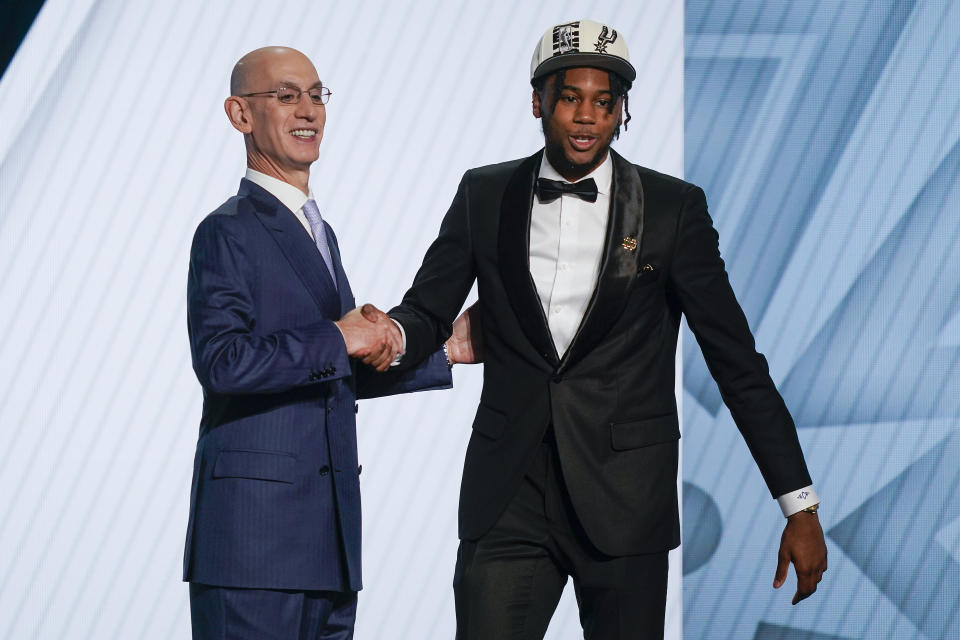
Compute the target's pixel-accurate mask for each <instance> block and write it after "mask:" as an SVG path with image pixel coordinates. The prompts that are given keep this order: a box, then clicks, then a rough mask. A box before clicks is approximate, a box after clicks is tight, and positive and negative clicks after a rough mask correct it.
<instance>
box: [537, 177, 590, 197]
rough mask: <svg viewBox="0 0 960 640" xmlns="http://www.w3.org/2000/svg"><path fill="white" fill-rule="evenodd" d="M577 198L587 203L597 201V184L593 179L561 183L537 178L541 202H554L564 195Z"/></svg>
mask: <svg viewBox="0 0 960 640" xmlns="http://www.w3.org/2000/svg"><path fill="white" fill-rule="evenodd" d="M565 193H566V194H568V195H571V196H577V197H578V198H582V199H584V200H586V201H587V202H596V201H597V183H596V182H594V180H593V178H587V179H586V180H581V181H580V182H574V183H573V184H571V183H569V182H560V181H559V180H548V179H546V178H537V197H538V198H540V202H544V203H546V202H553V201H554V200H556V199H557V198H559V197H560V196H562V195H563V194H565Z"/></svg>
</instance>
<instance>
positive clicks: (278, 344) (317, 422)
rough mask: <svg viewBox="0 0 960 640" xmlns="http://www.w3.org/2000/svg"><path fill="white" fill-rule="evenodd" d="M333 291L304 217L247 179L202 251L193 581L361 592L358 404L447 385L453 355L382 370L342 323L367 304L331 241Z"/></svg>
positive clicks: (194, 278)
mask: <svg viewBox="0 0 960 640" xmlns="http://www.w3.org/2000/svg"><path fill="white" fill-rule="evenodd" d="M328 240H329V243H330V247H331V252H332V254H333V262H334V268H335V271H336V277H337V285H338V287H337V288H334V286H333V282H332V281H331V278H330V275H329V272H328V270H327V268H326V266H325V265H324V263H323V259H322V258H321V256H320V253H319V252H318V251H317V248H316V246H315V245H314V243H313V239H312V238H311V237H310V236H309V234H307V233H306V232H305V230H304V228H303V227H302V226H301V225H300V223H299V222H298V221H297V219H296V218H295V217H294V216H293V214H291V213H290V211H289V209H287V208H286V207H284V205H283V204H281V203H280V201H279V200H277V199H276V198H274V197H273V196H272V195H270V193H268V192H267V191H266V190H264V189H262V188H260V187H259V186H257V185H255V184H253V183H252V182H249V181H247V180H243V181H242V182H241V184H240V191H239V193H238V194H237V196H236V197H233V198H230V199H229V200H227V201H226V202H225V203H224V204H223V205H221V206H220V207H219V208H218V209H217V210H216V211H214V212H213V213H211V214H210V215H209V216H207V217H206V218H205V219H204V220H203V222H201V223H200V225H199V227H198V228H197V231H196V234H195V236H194V240H193V247H192V249H191V252H190V275H189V282H188V287H187V302H188V325H189V333H190V348H191V352H192V355H193V368H194V370H195V371H196V374H197V377H198V378H199V380H200V384H201V385H202V386H203V395H204V399H203V415H202V418H201V421H200V437H199V440H198V442H197V453H196V457H195V461H194V471H193V485H192V489H191V496H190V521H189V524H188V526H187V539H186V550H185V553H184V563H183V566H184V568H183V577H184V580H189V581H192V582H200V583H204V584H212V585H220V586H229V587H249V588H277V589H298V590H311V589H325V590H347V589H349V590H359V589H360V588H361V587H362V583H361V574H360V483H359V473H360V471H359V468H358V464H357V437H356V425H355V415H354V414H355V412H356V405H355V404H354V401H355V399H356V398H358V397H374V396H379V395H388V394H392V393H403V392H408V391H416V390H422V389H438V388H447V387H449V386H450V385H451V378H450V372H449V370H448V368H447V366H446V361H445V359H444V357H443V354H442V352H438V353H435V354H433V355H432V356H430V357H429V358H428V359H427V360H426V361H425V362H424V363H423V364H422V365H421V366H419V367H418V368H417V369H415V370H413V371H411V372H405V373H387V374H377V373H376V372H374V371H373V370H372V369H369V368H368V367H366V366H364V365H362V364H360V365H358V364H356V363H355V362H351V361H350V359H349V358H348V357H347V353H346V347H345V345H344V342H343V337H342V335H341V333H340V331H339V330H338V329H337V327H336V326H335V325H334V323H333V321H334V320H337V319H339V318H340V317H342V316H343V314H344V313H346V312H347V311H349V310H350V309H352V308H354V307H355V303H354V298H353V294H352V293H351V291H350V285H349V283H348V282H347V277H346V274H345V273H344V272H343V267H342V265H341V261H340V254H339V249H338V247H337V243H336V238H335V237H334V235H333V233H332V232H330V233H328Z"/></svg>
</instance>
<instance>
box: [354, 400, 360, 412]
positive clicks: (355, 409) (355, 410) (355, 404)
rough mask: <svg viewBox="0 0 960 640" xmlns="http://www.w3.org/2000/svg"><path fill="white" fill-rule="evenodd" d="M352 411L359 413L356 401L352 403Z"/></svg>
mask: <svg viewBox="0 0 960 640" xmlns="http://www.w3.org/2000/svg"><path fill="white" fill-rule="evenodd" d="M353 412H354V413H360V405H358V404H357V403H356V402H354V403H353Z"/></svg>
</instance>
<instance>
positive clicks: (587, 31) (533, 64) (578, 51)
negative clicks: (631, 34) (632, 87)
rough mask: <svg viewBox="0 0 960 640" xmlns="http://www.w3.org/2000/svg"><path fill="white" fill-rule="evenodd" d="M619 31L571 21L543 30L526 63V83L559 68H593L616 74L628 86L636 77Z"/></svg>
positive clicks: (596, 23)
mask: <svg viewBox="0 0 960 640" xmlns="http://www.w3.org/2000/svg"><path fill="white" fill-rule="evenodd" d="M624 40H625V38H624V36H623V33H622V32H618V31H615V30H614V29H613V27H608V26H607V25H605V24H602V23H600V22H597V21H595V20H587V19H586V18H583V19H581V20H573V21H571V22H564V23H561V24H558V25H556V26H553V27H550V28H549V29H547V30H546V31H545V32H544V34H543V35H542V36H541V37H540V40H539V42H537V47H536V49H534V50H533V58H532V59H531V60H530V81H531V82H533V81H534V80H536V79H537V78H542V77H544V76H546V75H547V74H550V73H553V72H555V71H558V70H560V69H570V68H572V67H594V68H596V69H606V70H608V71H613V72H614V73H616V74H619V75H620V77H621V78H623V79H624V80H626V82H627V84H628V87H629V84H630V83H632V82H633V81H634V80H635V79H636V77H637V70H636V69H634V68H633V65H632V64H630V54H629V53H627V43H626V42H624Z"/></svg>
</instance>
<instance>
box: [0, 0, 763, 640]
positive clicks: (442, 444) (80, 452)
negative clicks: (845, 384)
mask: <svg viewBox="0 0 960 640" xmlns="http://www.w3.org/2000/svg"><path fill="white" fill-rule="evenodd" d="M579 17H593V18H595V19H598V20H603V21H605V22H607V23H609V24H611V25H613V26H615V27H616V28H617V29H618V30H620V31H621V33H622V34H623V36H624V37H626V38H627V39H628V41H629V44H630V48H631V52H632V54H633V57H634V59H635V60H636V62H637V65H636V66H637V67H638V70H639V72H640V76H639V79H638V81H637V88H636V89H635V90H634V92H633V96H632V100H631V107H632V109H631V110H632V112H633V122H632V123H631V125H630V129H629V131H626V132H625V133H624V135H623V136H622V137H621V140H620V141H619V142H617V143H616V147H617V149H618V150H619V151H621V152H622V153H623V154H624V155H625V156H626V157H628V158H630V159H632V160H634V161H636V162H640V163H643V164H646V165H649V166H651V167H654V168H656V169H659V170H661V171H664V172H667V173H671V174H674V175H680V174H682V172H683V113H684V112H683V94H682V86H683V77H684V75H683V57H684V48H683V4H682V3H680V2H677V1H676V0H645V1H644V2H642V3H637V2H627V1H623V2H612V1H596V2H587V3H586V4H584V3H579V4H578V3H573V2H565V3H564V2H551V3H544V4H537V3H524V2H515V1H513V0H509V1H497V2H438V1H434V2H417V3H411V2H404V1H390V2H388V1H382V2H333V1H330V2H327V1H317V0H296V1H293V0H291V1H289V2H263V1H260V2H253V1H251V0H211V1H205V2H195V1H193V0H171V1H169V2H149V1H147V0H48V2H46V4H45V5H44V7H43V9H42V11H41V12H40V14H39V16H38V18H37V21H36V22H35V24H34V25H33V28H32V29H31V31H30V32H29V34H28V35H27V38H26V39H25V41H24V43H23V45H22V46H21V48H20V50H19V51H18V53H17V55H16V57H15V58H14V60H13V62H12V64H11V66H10V67H9V68H8V70H7V72H6V74H5V75H4V77H3V78H2V81H0V123H2V126H0V274H2V276H0V300H2V303H0V451H2V452H3V457H2V462H0V487H3V488H2V490H0V495H2V498H0V549H2V550H3V552H2V553H0V638H9V639H16V640H21V639H27V638H44V639H46V638H50V639H53V638H70V639H71V640H76V639H81V638H96V639H97V640H102V639H105V638H124V639H128V638H141V639H157V640H169V639H170V638H185V637H188V634H189V613H188V606H187V587H186V585H184V584H183V583H181V582H180V571H181V558H182V552H183V537H184V531H185V526H186V518H187V509H188V497H189V488H190V474H191V465H192V461H193V452H194V446H195V442H196V435H197V425H198V421H199V416H200V399H201V395H200V387H199V385H198V383H197V381H196V379H195V377H194V374H193V371H192V370H191V367H190V357H189V352H188V348H187V332H186V309H185V285H186V274H187V256H188V251H189V246H190V240H191V236H192V234H193V230H194V228H195V227H196V225H197V223H198V222H199V221H200V220H201V219H202V218H203V216H204V215H206V214H207V213H208V212H209V211H211V210H212V209H214V208H215V207H216V206H217V205H219V204H220V203H221V202H222V201H223V200H224V199H225V198H227V197H228V196H229V195H231V194H233V193H235V192H236V189H237V185H238V183H239V180H240V177H241V176H242V174H243V169H244V157H243V143H242V139H241V136H240V134H238V133H237V132H236V131H234V130H233V129H232V128H231V127H230V126H229V125H228V123H227V120H226V117H225V115H224V113H223V108H222V103H223V99H224V97H225V96H226V95H227V93H228V89H227V80H228V77H229V73H230V69H231V67H232V65H233V63H234V62H235V60H236V59H237V58H238V57H239V56H240V55H242V54H243V53H245V52H246V51H248V50H250V49H253V48H256V47H260V46H263V45H267V44H287V45H292V46H294V47H297V48H299V49H301V50H303V51H304V52H305V53H307V55H309V56H310V57H311V58H312V59H313V60H314V61H315V63H316V65H317V68H318V70H319V73H320V77H321V78H322V79H323V81H324V82H325V83H327V84H328V85H329V87H330V88H331V89H332V91H333V97H332V100H331V102H330V104H329V106H328V110H327V111H328V120H327V128H326V132H325V136H324V140H323V145H322V146H321V152H320V160H319V162H318V163H317V164H316V165H315V169H314V174H313V179H312V188H313V191H314V192H315V194H316V196H317V200H318V202H319V204H320V207H321V210H322V212H323V213H324V215H325V216H326V218H327V219H328V220H329V221H330V222H331V223H332V225H333V226H334V228H335V229H336V230H337V233H338V235H339V238H340V245H341V248H342V250H343V255H344V260H345V263H346V268H347V271H348V273H349V274H350V277H351V281H352V285H353V288H354V290H355V291H356V292H357V295H358V299H359V301H361V302H362V301H371V302H374V303H376V304H378V305H380V306H383V307H389V306H390V305H392V304H394V303H396V302H397V301H398V300H399V298H400V295H401V294H402V293H403V291H404V290H405V288H406V287H407V286H408V285H409V283H410V282H411V280H412V278H413V275H414V273H415V271H416V268H417V266H418V265H419V262H420V259H421V257H422V255H423V252H424V250H425V249H426V247H427V245H428V244H429V242H430V241H431V240H432V239H433V237H434V236H435V234H436V232H437V229H438V227H439V224H440V220H441V218H442V216H443V214H444V212H445V211H446V208H447V206H448V205H449V203H450V200H451V199H452V198H453V195H454V193H455V190H456V186H457V184H458V182H459V179H460V176H461V175H462V173H463V172H464V171H465V170H466V169H468V168H470V167H473V166H477V165H481V164H487V163H492V162H498V161H502V160H506V159H510V158H515V157H519V156H523V155H528V154H530V153H532V152H534V151H536V150H537V149H538V148H539V147H540V145H541V143H542V136H541V134H540V127H539V123H538V121H536V120H535V119H534V118H533V117H532V116H531V114H530V86H529V82H528V73H529V61H530V56H531V54H532V52H533V48H534V45H535V43H536V42H537V40H538V39H539V37H540V35H541V34H542V32H543V31H544V30H545V29H546V28H547V27H548V26H550V25H552V24H556V23H559V22H564V21H569V20H573V19H576V18H579ZM481 376H482V370H481V369H480V368H479V367H477V368H475V369H472V370H471V369H467V368H461V367H458V368H457V370H456V372H455V383H456V389H454V390H453V391H446V392H434V393H431V394H419V395H416V396H410V397H404V398H398V399H390V400H382V401H377V402H364V403H361V408H360V413H359V434H360V458H361V461H362V462H363V465H364V473H363V477H362V489H363V497H364V520H365V521H364V525H365V526H364V531H365V538H364V556H365V583H366V584H367V585H368V586H367V588H366V589H365V590H364V591H363V593H362V594H361V597H360V605H359V620H358V627H357V638H358V640H375V639H377V640H378V639H384V638H389V639H391V640H392V639H401V638H409V639H410V640H422V639H424V638H436V639H438V640H439V639H443V638H452V637H453V630H454V614H453V597H452V589H451V582H452V578H453V566H454V560H455V552H456V547H457V539H456V511H457V491H458V487H459V482H460V470H461V466H462V461H463V453H464V449H465V446H466V441H467V439H468V437H469V434H470V424H471V420H472V416H473V411H474V409H475V407H476V403H477V399H478V395H479V388H480V381H481ZM764 513H765V518H766V520H767V521H769V522H774V523H777V522H779V516H777V514H776V512H775V507H774V505H773V504H772V502H771V503H768V504H766V511H765V512H764ZM681 565H682V563H681V562H680V559H679V555H678V554H675V555H674V561H673V565H672V567H673V570H674V576H673V578H674V579H673V580H672V581H671V594H672V595H671V601H670V608H669V612H668V617H669V622H668V627H669V637H671V638H678V637H680V631H681V630H680V604H681V599H680V582H679V577H680V572H681ZM714 595H716V594H714ZM570 596H571V594H570V593H569V589H568V593H567V595H566V596H565V600H564V601H563V603H562V605H561V607H560V609H559V610H558V612H557V614H556V617H555V620H554V624H553V626H552V627H551V630H550V634H549V637H550V638H551V639H553V640H559V639H573V638H577V637H581V633H580V631H579V621H578V619H577V615H576V610H575V607H574V606H573V599H572V598H571V597H570Z"/></svg>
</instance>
